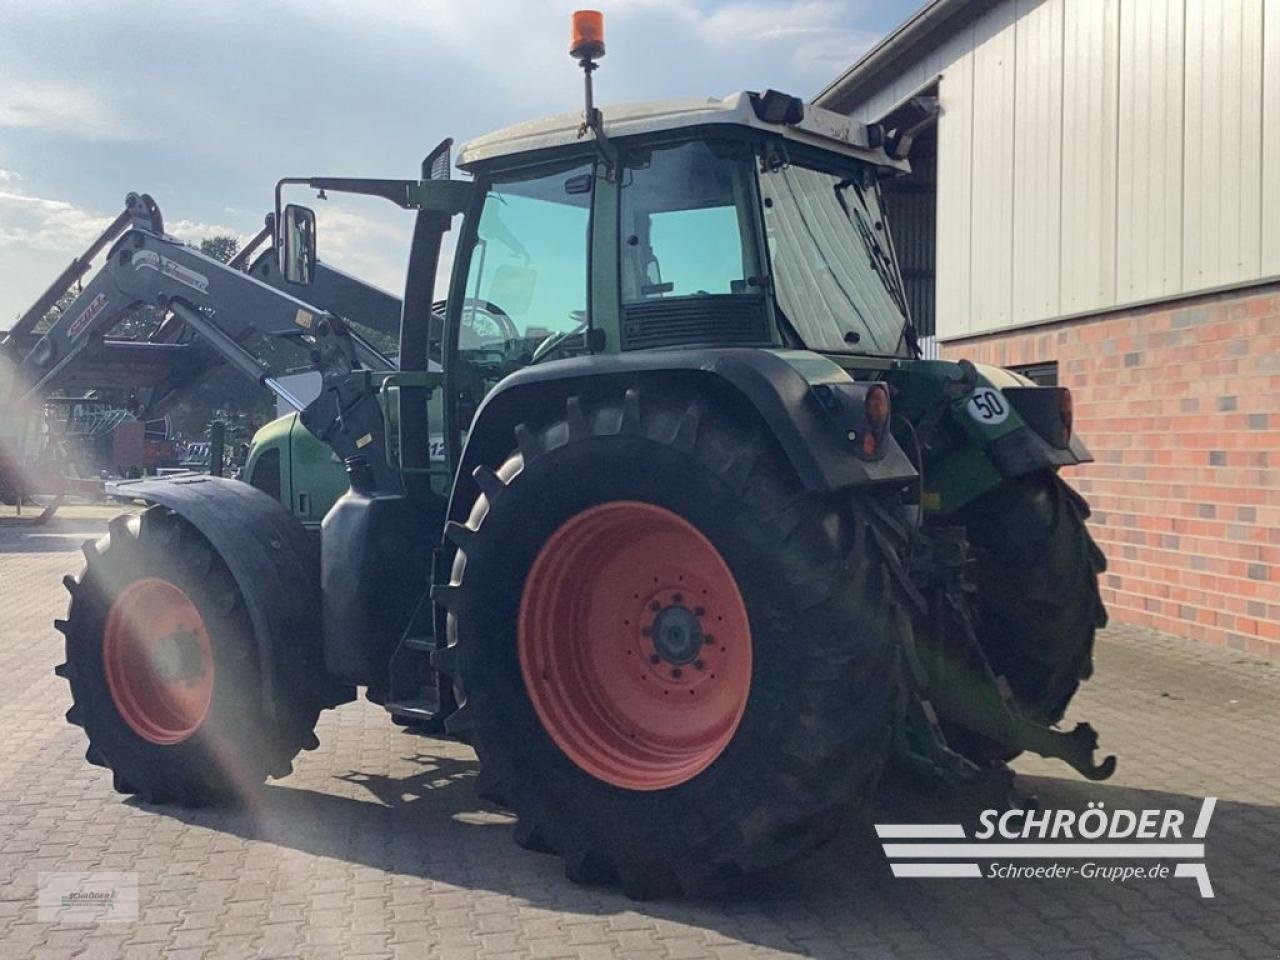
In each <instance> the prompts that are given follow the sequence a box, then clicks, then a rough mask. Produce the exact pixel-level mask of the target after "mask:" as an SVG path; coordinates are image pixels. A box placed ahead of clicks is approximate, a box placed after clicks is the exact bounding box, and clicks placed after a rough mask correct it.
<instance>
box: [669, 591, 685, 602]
mask: <svg viewBox="0 0 1280 960" xmlns="http://www.w3.org/2000/svg"><path fill="white" fill-rule="evenodd" d="M671 599H672V600H674V601H675V602H676V603H684V594H683V593H677V594H676V595H675V596H673V597H672V598H671Z"/></svg>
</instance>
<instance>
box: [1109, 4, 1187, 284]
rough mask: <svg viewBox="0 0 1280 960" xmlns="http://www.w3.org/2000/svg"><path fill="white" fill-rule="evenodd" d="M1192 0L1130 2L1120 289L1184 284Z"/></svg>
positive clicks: (1124, 31) (1123, 30)
mask: <svg viewBox="0 0 1280 960" xmlns="http://www.w3.org/2000/svg"><path fill="white" fill-rule="evenodd" d="M1185 2H1186V0H1123V2H1122V3H1121V6H1120V112H1119V125H1120V126H1119V138H1120V139H1119V156H1118V177H1117V193H1118V198H1119V205H1120V206H1119V212H1118V217H1117V221H1116V256H1117V276H1116V287H1117V290H1116V294H1117V296H1118V297H1119V299H1120V300H1122V301H1125V300H1127V301H1133V300H1146V299H1150V298H1152V297H1160V296H1166V295H1170V294H1175V293H1177V292H1178V291H1179V290H1180V289H1181V287H1182V129H1183V128H1182V86H1183V69H1182V67H1183V62H1182V56H1183V38H1184V25H1183V9H1184V5H1185Z"/></svg>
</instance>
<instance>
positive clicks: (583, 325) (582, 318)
mask: <svg viewBox="0 0 1280 960" xmlns="http://www.w3.org/2000/svg"><path fill="white" fill-rule="evenodd" d="M569 317H570V318H571V319H574V320H577V321H578V323H577V326H575V327H574V328H573V329H572V330H562V331H561V332H560V333H553V334H552V335H551V336H549V337H547V339H545V340H543V341H542V342H541V343H540V344H538V348H537V349H536V350H534V351H533V356H531V357H530V358H529V365H530V366H532V365H533V364H535V363H537V362H538V361H539V360H543V359H545V358H546V357H549V356H550V355H551V354H553V353H555V352H556V351H557V350H559V349H560V348H561V347H562V346H564V345H565V343H566V342H568V341H569V340H570V339H571V338H573V337H576V336H577V335H578V334H580V333H582V332H583V331H584V330H586V329H587V327H588V326H589V325H590V323H591V321H590V319H589V318H588V317H587V312H586V311H585V310H575V311H573V313H571V314H569Z"/></svg>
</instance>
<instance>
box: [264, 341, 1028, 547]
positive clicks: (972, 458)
mask: <svg viewBox="0 0 1280 960" xmlns="http://www.w3.org/2000/svg"><path fill="white" fill-rule="evenodd" d="M772 352H774V353H776V354H777V355H778V356H780V357H781V358H782V359H784V360H786V361H787V363H788V364H789V365H790V366H791V367H792V369H794V370H795V371H796V372H797V373H799V374H800V375H801V376H803V377H804V378H805V380H806V381H807V382H808V383H809V384H810V385H811V386H816V385H819V384H828V383H839V382H841V381H847V380H850V379H853V380H872V379H874V380H884V381H886V382H887V383H889V384H890V385H891V386H892V387H893V389H894V391H895V393H894V412H895V414H896V415H897V416H899V417H901V418H904V419H906V420H909V421H912V422H919V421H920V420H922V419H925V418H927V417H928V416H929V414H930V411H933V410H936V409H937V408H938V407H940V406H945V407H946V415H945V416H944V417H943V418H942V419H941V421H940V422H939V424H938V428H937V429H935V430H934V432H933V434H932V436H931V440H930V442H929V444H928V445H926V447H925V449H924V450H923V451H922V453H923V457H922V460H923V464H924V471H923V474H924V476H923V484H922V489H921V505H922V506H923V507H924V509H925V511H926V513H928V514H933V515H938V516H945V515H948V514H951V513H954V512H955V511H956V510H959V509H960V508H961V507H963V506H964V505H965V504H967V503H969V502H970V501H972V500H974V499H975V498H977V497H979V496H981V495H982V494H983V493H986V492H987V491H989V490H992V489H994V488H996V487H997V486H999V485H1000V484H1001V483H1003V482H1004V481H1005V480H1006V479H1007V477H1006V476H1005V475H1004V474H1002V473H1001V472H1000V470H999V468H998V467H997V466H996V464H995V463H994V462H993V461H992V460H991V458H990V457H989V456H988V455H987V450H988V447H989V446H990V444H991V443H992V442H993V441H995V440H998V439H999V438H1001V437H1004V436H1006V435H1008V434H1011V433H1013V432H1015V431H1017V430H1020V429H1027V428H1028V427H1027V424H1026V422H1025V421H1024V420H1023V419H1022V417H1020V416H1019V415H1018V412H1017V410H1015V409H1014V408H1013V406H1012V404H1010V405H1009V406H1008V410H1007V414H1006V416H1005V419H1004V420H1003V421H1002V422H1001V423H999V424H995V425H987V424H984V423H983V422H981V421H980V420H979V419H976V418H975V417H973V416H971V415H970V414H969V412H968V403H969V401H968V399H967V397H957V398H951V397H949V396H948V393H949V392H954V391H955V390H956V387H955V386H954V385H956V384H960V383H962V382H963V381H964V376H965V371H964V369H963V367H962V366H961V365H960V364H958V363H955V362H951V361H944V360H910V359H906V358H892V359H888V360H875V361H874V362H866V361H862V362H860V358H851V357H846V356H834V357H833V356H825V355H823V354H819V353H814V352H812V351H808V350H774V351H772ZM977 371H978V382H977V386H978V387H979V388H980V387H990V388H992V389H995V390H999V389H1001V388H1002V387H1006V386H1013V385H1017V386H1023V385H1027V384H1028V383H1029V381H1027V380H1025V379H1024V378H1022V377H1020V376H1018V375H1017V374H1014V373H1011V372H1009V371H1006V370H1002V369H1000V368H997V367H988V366H978V367H977ZM382 397H383V398H384V400H383V403H384V409H385V410H386V414H387V432H388V437H387V445H386V450H387V451H388V456H389V457H391V458H392V459H393V462H394V458H395V456H396V453H397V446H396V436H397V433H396V424H397V423H398V420H399V415H400V411H399V402H398V397H399V390H398V389H397V387H396V384H395V381H394V380H392V381H391V382H390V383H389V384H386V385H384V388H383V392H382ZM427 415H428V418H429V420H430V423H431V424H432V427H433V429H432V443H431V460H432V469H431V474H432V478H431V486H432V488H433V489H434V490H435V491H436V492H437V493H439V494H442V495H447V494H448V492H449V487H450V485H451V482H452V470H451V469H450V467H449V465H448V460H447V458H446V451H445V444H444V437H443V427H442V426H439V425H441V424H442V423H443V411H442V405H441V402H440V391H439V390H438V389H436V390H433V392H432V398H431V401H430V404H429V408H428V414H427ZM895 432H897V433H898V441H899V443H901V444H902V445H903V447H904V449H910V447H909V444H911V442H912V438H911V437H910V435H909V434H905V433H902V432H900V431H895ZM272 450H276V451H278V453H276V454H274V455H273V456H275V457H278V458H279V459H278V462H279V464H280V472H279V486H278V488H273V487H272V486H271V484H270V483H269V482H264V481H263V480H262V475H261V474H260V473H259V470H260V469H261V467H262V466H263V464H264V459H263V458H264V456H269V454H268V451H272ZM255 477H257V479H256V480H255ZM244 479H245V480H246V481H247V482H249V483H252V484H254V485H255V486H258V487H261V488H262V489H264V490H267V491H268V492H270V493H272V494H273V495H275V496H277V497H278V499H279V500H280V501H281V503H283V504H285V505H286V506H288V507H289V509H290V510H291V511H292V512H293V513H294V515H295V516H297V517H298V519H299V520H301V521H303V522H304V523H306V524H308V525H316V524H319V522H320V521H321V520H322V519H324V515H325V513H327V512H328V510H329V508H330V507H331V506H333V504H334V502H335V501H336V500H337V499H338V498H339V497H340V496H342V495H343V494H344V493H346V491H347V488H348V483H347V476H346V470H345V468H344V467H343V465H342V463H341V462H340V461H339V460H338V459H337V458H336V457H335V456H334V455H333V452H332V450H331V449H330V447H329V446H328V445H327V444H326V443H324V442H322V441H320V440H318V439H316V437H315V436H313V435H312V434H311V433H310V432H309V431H308V430H307V429H306V428H305V427H303V425H302V423H301V421H300V420H299V418H298V415H297V414H288V415H286V416H283V417H281V418H279V419H278V420H274V421H272V422H271V423H268V424H267V425H266V426H264V427H263V428H262V429H261V430H259V431H258V432H257V434H255V435H254V438H253V444H252V448H251V450H250V453H249V457H248V460H247V462H246V463H245V468H244Z"/></svg>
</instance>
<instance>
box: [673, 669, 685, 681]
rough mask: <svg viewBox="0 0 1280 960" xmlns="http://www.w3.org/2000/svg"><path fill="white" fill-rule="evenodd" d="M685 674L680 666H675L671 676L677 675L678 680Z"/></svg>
mask: <svg viewBox="0 0 1280 960" xmlns="http://www.w3.org/2000/svg"><path fill="white" fill-rule="evenodd" d="M683 675H684V671H683V670H681V669H680V668H679V667H675V668H673V669H672V671H671V676H673V677H675V678H676V679H677V680H679V679H680V678H681V677H682V676H683Z"/></svg>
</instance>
